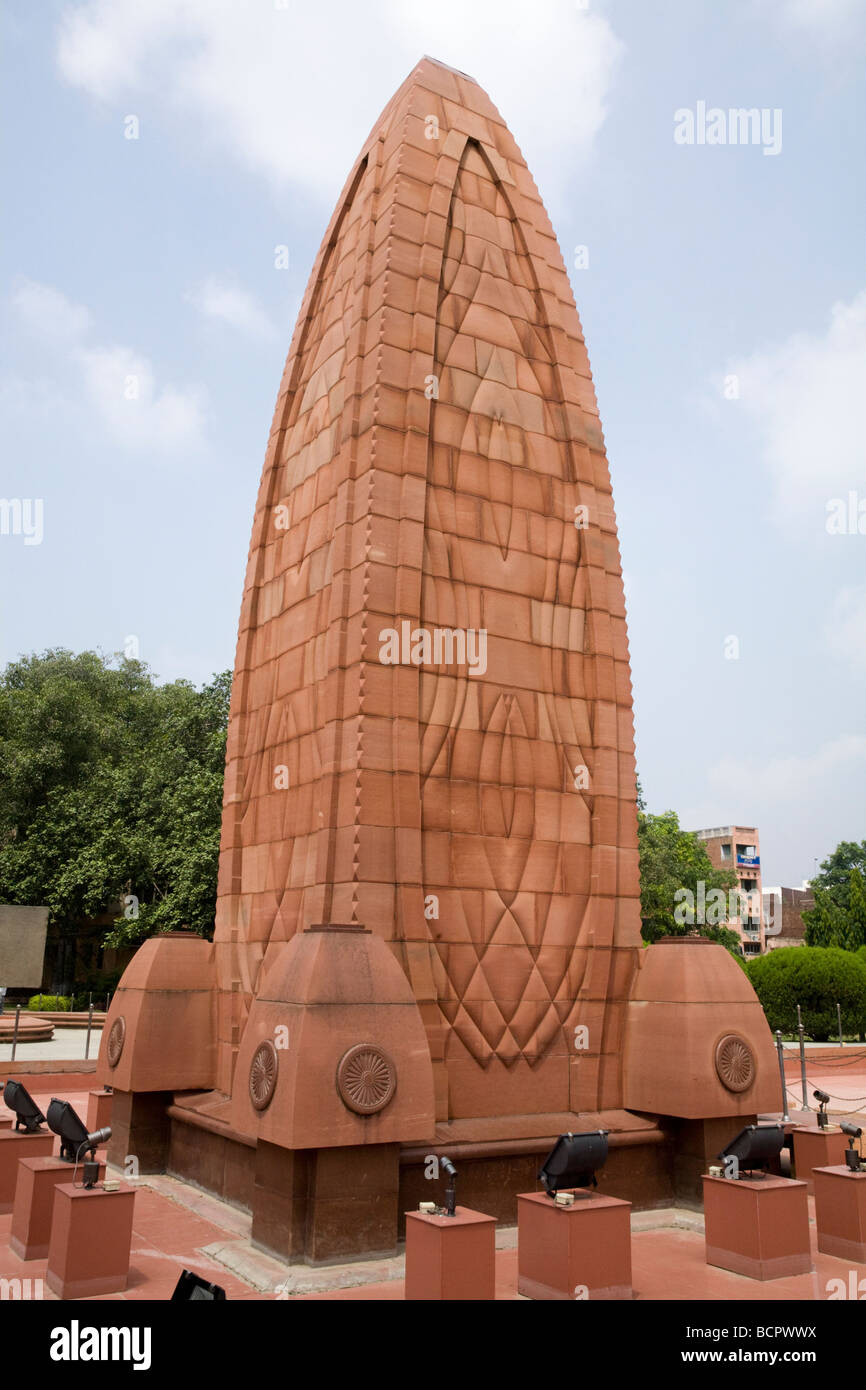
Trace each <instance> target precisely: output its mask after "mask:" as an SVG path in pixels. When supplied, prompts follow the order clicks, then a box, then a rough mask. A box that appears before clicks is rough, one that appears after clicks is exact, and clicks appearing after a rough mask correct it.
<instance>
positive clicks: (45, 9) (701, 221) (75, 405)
mask: <svg viewBox="0 0 866 1390" xmlns="http://www.w3.org/2000/svg"><path fill="white" fill-rule="evenodd" d="M2 13H3V18H2V40H3V43H2V47H3V57H2V62H3V69H4V71H3V91H4V96H5V103H6V110H5V113H4V122H3V124H4V129H5V133H6V138H5V143H4V149H3V156H2V158H3V171H4V188H5V195H6V196H5V200H4V201H5V209H6V216H5V219H4V222H5V227H4V232H5V235H4V238H3V261H2V271H0V274H2V279H0V297H2V307H3V316H4V321H5V332H4V335H3V347H2V356H0V372H2V382H0V411H2V420H3V429H4V436H5V443H4V449H3V468H2V474H0V493H2V495H3V497H5V498H6V499H7V500H8V499H20V500H21V501H22V502H25V503H26V502H28V501H30V500H32V499H41V503H42V516H41V534H40V518H39V515H38V512H37V511H35V510H34V509H33V508H30V509H28V508H27V507H26V506H25V507H24V511H23V515H22V521H21V526H20V528H17V529H18V534H13V533H14V532H15V530H16V524H15V517H14V513H13V512H9V513H8V518H9V519H8V523H7V530H9V531H10V534H0V662H2V663H5V662H6V661H8V660H11V659H13V658H14V657H16V656H17V655H18V654H19V653H22V652H28V651H34V650H42V649H44V648H45V647H48V646H67V647H70V648H73V649H75V650H81V649H84V648H101V649H102V650H104V651H107V652H110V651H116V650H119V649H121V648H122V647H123V645H124V642H125V641H126V639H128V638H131V637H134V638H136V639H137V641H138V644H139V651H140V655H141V657H142V658H143V659H144V660H145V661H147V662H148V663H150V665H151V666H152V667H153V669H154V670H155V671H156V672H158V673H159V675H160V676H161V677H163V678H174V677H177V676H186V677H188V678H190V679H191V680H194V681H195V682H197V683H198V682H201V681H202V680H205V679H207V678H208V677H209V676H210V675H211V673H212V672H214V671H216V670H220V669H223V668H225V667H228V666H231V665H232V662H233V657H234V643H235V634H236V628H237V618H238V611H239V606H240V596H241V587H242V581H243V572H244V566H245V562H246V554H247V547H248V543H249V532H250V525H251V521H252V512H253V505H254V501H255V495H256V490H257V485H258V480H259V474H260V470H261V465H262V457H263V453H264V446H265V440H266V436H267V431H268V428H269V425H270V420H271V415H272V411H273V406H274V399H275V395H276V390H277V385H278V382H279V378H280V374H281V371H282V365H283V359H284V355H285V352H286V350H287V348H288V344H289V340H290V337H291V332H292V327H293V324H294V319H295V315H296V313H297V310H298V307H299V305H300V300H301V296H302V294H303V289H304V286H305V283H306V279H307V276H308V274H309V271H310V267H311V265H312V262H313V258H314V256H315V254H316V251H317V249H318V245H319V242H320V239H321V236H322V234H323V232H324V229H325V226H326V224H327V222H328V220H329V218H330V214H331V212H332V209H333V205H334V203H335V201H336V197H337V194H338V193H339V191H340V188H341V187H342V184H343V182H344V179H345V177H346V174H347V173H348V171H349V168H350V166H351V164H352V162H353V160H354V158H355V156H356V154H357V153H358V150H359V148H360V146H361V144H362V142H363V140H364V139H365V138H366V135H367V133H368V130H369V128H370V127H371V125H372V124H373V122H374V120H375V119H376V117H377V115H378V113H379V111H380V110H381V108H382V107H383V106H384V105H385V103H386V101H387V100H388V98H389V97H390V96H391V94H392V93H393V91H394V90H395V89H396V88H397V86H398V85H399V84H400V83H401V82H402V81H403V79H404V77H405V76H406V75H407V74H408V72H409V71H410V70H411V68H412V67H413V65H414V63H415V62H416V61H417V59H418V58H419V57H420V56H421V55H422V54H424V53H430V54H432V55H433V56H434V57H437V58H440V59H441V60H442V61H444V62H447V63H450V64H451V65H452V66H454V67H458V68H461V69H462V70H464V71H466V72H469V73H471V74H472V75H473V76H474V77H475V78H476V79H477V80H478V81H479V82H480V83H481V84H482V86H483V87H485V89H486V90H487V91H488V92H489V94H490V96H491V97H492V99H493V100H494V102H495V103H496V104H497V106H498V107H499V109H500V111H501V113H502V115H503V117H504V118H505V120H506V121H507V122H508V124H509V126H510V128H511V130H512V133H513V134H514V136H515V138H516V140H517V142H518V144H519V145H520V146H521V148H522V150H523V152H524V155H525V156H526V159H527V161H528V163H529V166H530V169H531V170H532V172H533V174H534V176H535V179H536V181H537V183H538V185H539V188H540V190H541V193H542V196H543V198H544V199H545V202H546V204H547V207H548V210H549V212H550V215H551V217H552V220H553V223H554V227H555V229H556V231H557V235H558V236H559V239H560V244H561V246H562V248H563V253H564V255H565V259H566V264H567V265H568V267H569V271H570V274H571V279H572V284H573V287H574V291H575V296H576V299H577V303H578V308H579V310H580V313H581V317H582V320H583V325H584V329H585V332H586V337H587V343H588V346H589V351H590V358H591V361H592V367H593V373H594V377H595V385H596V390H597V393H598V398H599V403H600V407H601V414H602V422H603V425H604V429H605V435H606V439H607V446H608V453H609V457H610V463H611V471H612V475H613V484H614V499H615V502H616V507H617V514H618V517H619V524H620V541H621V545H622V552H623V561H624V566H625V570H626V575H627V604H628V618H629V635H630V642H631V651H632V666H633V679H634V692H635V719H636V729H637V751H638V767H639V771H640V775H641V778H642V781H643V784H644V788H645V791H646V795H647V800H648V804H649V807H650V809H653V810H662V809H664V808H666V807H673V808H674V809H676V810H677V811H678V812H679V813H680V817H681V821H682V823H683V824H684V825H687V826H689V827H696V826H715V825H726V824H729V823H740V824H747V825H757V826H758V827H759V830H760V834H761V842H762V849H763V870H764V883H765V885H766V884H773V883H780V882H781V883H785V884H799V882H800V881H801V879H802V878H804V877H805V876H808V875H809V874H810V873H811V872H812V871H813V866H814V861H815V859H816V858H817V859H821V858H823V857H824V856H825V855H826V854H827V853H829V852H830V851H831V850H832V848H833V847H834V846H835V844H836V843H837V842H838V841H839V840H840V839H843V838H844V839H855V838H856V839H862V838H864V837H866V795H864V785H866V778H864V774H866V729H864V694H866V266H864V246H866V227H864V198H863V169H864V157H863V129H864V127H866V111H864V105H866V103H864V98H863V90H864V88H863V82H862V72H863V67H864V60H866V4H864V3H863V0H728V3H726V4H724V5H719V4H717V3H713V4H711V3H708V0H660V2H659V3H657V4H653V3H647V0H611V3H602V0H589V3H588V5H584V4H581V3H579V2H578V3H575V2H574V0H571V2H569V0H561V3H558V2H557V0H551V3H547V2H546V0H533V3H532V4H515V3H511V0H471V3H469V0H460V3H457V0H435V3H430V0H378V2H376V0H372V3H364V4H363V5H358V4H348V3H337V2H336V0H322V3H318V4H316V5H307V4H304V5H302V4H299V3H298V4H295V3H291V0H289V3H287V4H282V3H281V0H276V3H275V0H106V2H103V0H84V2H82V3H68V4H53V3H50V0H41V3H40V4H39V5H33V4H32V3H29V0H6V3H5V4H4V6H3V11H2ZM858 87H859V91H858ZM700 103H703V104H704V106H703V108H701V107H700V106H699V104H700ZM713 108H720V109H721V110H722V111H724V112H725V113H726V115H725V121H724V125H723V126H722V125H720V123H719V118H718V117H714V116H713V115H712V110H713ZM731 108H757V109H758V110H759V111H764V112H765V113H766V114H765V117H764V119H765V125H764V130H763V134H762V133H761V132H760V131H758V130H756V131H755V136H756V140H755V142H752V141H751V140H749V141H746V140H745V139H744V138H742V137H744V136H745V134H746V132H745V131H742V132H740V136H741V138H740V140H739V142H738V143H733V141H732V139H731V138H730V137H731V135H732V134H735V133H736V131H732V130H731V125H730V121H729V120H728V118H727V112H728V111H729V110H730V109H731ZM701 110H703V112H704V115H703V117H702V116H701ZM677 112H679V113H681V114H680V115H679V116H677V115H676V113H677ZM683 112H690V113H692V116H693V118H694V135H695V142H694V143H691V144H687V143H679V142H678V140H677V139H676V138H675V136H676V135H677V133H678V132H679V134H680V135H681V136H682V135H683V134H687V133H688V118H687V117H686V116H684V115H682V113H683ZM131 117H132V118H135V119H134V120H130V118H131ZM701 121H703V125H704V129H705V130H707V131H709V134H708V135H707V137H706V140H707V141H709V140H710V139H715V140H716V143H708V142H704V143H698V135H699V126H700V124H701ZM314 123H315V124H314ZM130 135H137V137H138V138H128V137H129V136H130ZM722 135H723V136H725V137H726V140H725V143H720V142H719V138H718V137H720V136H722ZM277 246H286V247H287V248H288V259H289V266H288V269H278V268H276V266H275V247H277ZM578 246H585V247H586V248H587V256H588V264H587V265H585V266H584V267H583V268H577V267H576V266H575V248H576V247H578ZM583 259H586V257H584V258H583ZM131 377H134V378H136V379H137V381H138V383H139V396H138V399H134V400H129V399H126V398H125V395H126V392H127V390H128V387H127V381H128V378H131ZM849 494H854V496H853V499H850V500H849ZM833 499H841V500H842V501H844V503H845V515H846V516H847V514H848V511H849V510H850V511H851V514H852V515H853V517H854V526H853V528H852V527H851V525H850V523H849V522H847V521H842V522H839V521H837V519H836V510H837V509H835V508H834V506H833ZM858 507H861V508H862V513H863V515H862V528H863V532H862V534H860V533H858V531H857V516H858V510H857V509H858ZM828 508H829V510H828ZM828 523H829V525H830V529H829V530H828ZM842 527H844V528H846V529H840V528H842ZM25 529H29V530H30V532H31V534H30V535H29V536H28V535H26V534H24V532H25ZM36 542H39V543H36ZM734 639H735V640H734Z"/></svg>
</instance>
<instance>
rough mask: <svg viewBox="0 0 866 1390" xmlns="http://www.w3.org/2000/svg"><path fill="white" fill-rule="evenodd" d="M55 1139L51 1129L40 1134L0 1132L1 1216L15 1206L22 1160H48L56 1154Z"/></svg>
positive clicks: (41, 1131) (11, 1130)
mask: <svg viewBox="0 0 866 1390" xmlns="http://www.w3.org/2000/svg"><path fill="white" fill-rule="evenodd" d="M54 1138H55V1136H54V1135H53V1134H52V1132H51V1130H50V1129H41V1130H40V1131H39V1133H38V1134H22V1133H21V1132H20V1131H16V1130H14V1129H10V1130H5V1129H4V1130H2V1131H0V1214H2V1213H5V1212H7V1211H11V1210H12V1208H13V1206H14V1204H15V1188H16V1186H17V1184H18V1164H19V1162H20V1161H21V1159H22V1158H47V1157H48V1156H49V1155H50V1154H53V1152H54Z"/></svg>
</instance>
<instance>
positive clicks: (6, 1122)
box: [0, 1115, 15, 1129]
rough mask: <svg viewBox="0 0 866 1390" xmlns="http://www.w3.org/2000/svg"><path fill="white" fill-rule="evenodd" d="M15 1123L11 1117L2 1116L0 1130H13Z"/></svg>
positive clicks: (0, 1116)
mask: <svg viewBox="0 0 866 1390" xmlns="http://www.w3.org/2000/svg"><path fill="white" fill-rule="evenodd" d="M14 1123H15V1121H14V1120H13V1119H12V1118H11V1116H6V1115H0V1129H11V1128H12V1126H13V1124H14Z"/></svg>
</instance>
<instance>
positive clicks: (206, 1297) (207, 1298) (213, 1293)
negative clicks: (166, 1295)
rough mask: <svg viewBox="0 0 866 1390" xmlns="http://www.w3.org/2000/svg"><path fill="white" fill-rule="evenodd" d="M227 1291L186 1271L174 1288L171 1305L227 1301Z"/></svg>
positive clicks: (188, 1270)
mask: <svg viewBox="0 0 866 1390" xmlns="http://www.w3.org/2000/svg"><path fill="white" fill-rule="evenodd" d="M225 1296H226V1291H225V1289H224V1288H222V1287H221V1286H220V1285H219V1284H209V1283H208V1281H207V1280H206V1279H202V1277H201V1275H200V1274H193V1272H192V1270H191V1269H185V1270H184V1271H183V1274H182V1275H181V1276H180V1278H179V1279H178V1281H177V1283H176V1284H175V1286H174V1293H173V1294H172V1296H171V1298H170V1299H169V1302H170V1303H210V1302H212V1301H213V1300H217V1299H225Z"/></svg>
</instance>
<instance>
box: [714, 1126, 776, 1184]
mask: <svg viewBox="0 0 866 1390" xmlns="http://www.w3.org/2000/svg"><path fill="white" fill-rule="evenodd" d="M784 1142H785V1130H784V1126H783V1125H747V1126H746V1128H745V1129H741V1130H740V1132H739V1134H738V1135H737V1136H736V1138H735V1139H732V1140H731V1142H730V1144H726V1145H725V1147H724V1148H723V1149H722V1152H721V1153H720V1154H719V1155H718V1157H719V1158H720V1159H721V1160H722V1161H723V1162H724V1160H725V1159H726V1158H735V1159H736V1160H737V1171H736V1174H735V1176H736V1177H738V1178H742V1177H745V1176H746V1174H747V1173H748V1174H749V1175H750V1176H751V1174H752V1173H753V1172H754V1171H755V1170H756V1169H761V1170H762V1172H765V1171H766V1169H767V1166H768V1164H769V1162H770V1160H771V1159H773V1158H778V1157H779V1154H780V1153H781V1152H782V1146H783V1144H784ZM726 1166H727V1165H726Z"/></svg>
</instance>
